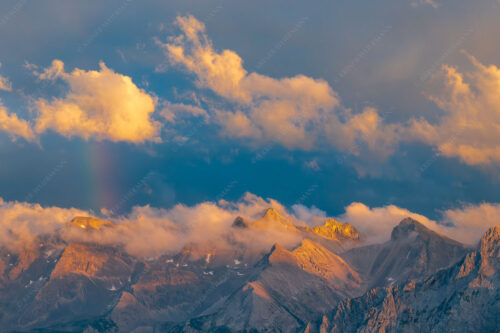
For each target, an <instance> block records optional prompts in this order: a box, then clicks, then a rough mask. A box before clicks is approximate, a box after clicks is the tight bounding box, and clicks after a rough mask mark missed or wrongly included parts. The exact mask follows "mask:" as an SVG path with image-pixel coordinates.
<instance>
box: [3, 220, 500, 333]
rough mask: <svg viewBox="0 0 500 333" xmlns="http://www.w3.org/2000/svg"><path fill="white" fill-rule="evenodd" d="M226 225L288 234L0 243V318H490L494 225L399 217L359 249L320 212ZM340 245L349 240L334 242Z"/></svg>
mask: <svg viewBox="0 0 500 333" xmlns="http://www.w3.org/2000/svg"><path fill="white" fill-rule="evenodd" d="M66 227H67V228H78V229H74V230H81V231H82V232H84V233H85V234H87V233H99V232H102V228H113V227H114V225H113V224H112V223H111V222H106V221H100V220H97V219H93V218H75V219H74V220H73V221H71V222H70V223H69V224H68V225H67V226H66ZM230 228H232V230H233V231H234V232H236V233H238V235H239V236H240V237H244V236H245V232H246V231H248V230H254V229H255V230H261V231H262V232H268V231H271V232H281V231H282V230H287V232H291V233H292V234H293V235H295V236H297V239H298V243H294V244H295V245H293V246H292V245H287V246H283V245H280V244H275V245H274V246H273V247H272V248H270V249H268V250H267V253H263V254H262V255H260V256H257V257H256V256H249V255H247V252H248V249H247V248H244V247H243V248H242V247H240V245H238V243H237V239H235V240H234V242H235V243H234V244H235V246H234V248H233V249H231V250H230V251H225V252H224V251H218V250H217V249H216V247H213V246H210V245H208V246H207V245H203V246H201V245H199V244H190V245H188V246H186V247H185V248H184V249H183V250H182V251H180V252H179V253H176V254H168V255H167V254H166V255H163V256H160V257H157V258H138V257H134V256H131V255H129V254H128V253H126V252H125V251H124V250H123V249H121V248H119V247H116V246H103V245H97V244H91V243H82V242H75V243H69V244H68V243H65V242H64V241H62V240H61V239H60V238H58V237H55V236H51V237H48V236H40V237H39V239H38V240H37V241H36V242H35V243H33V244H31V246H30V247H26V248H23V249H20V251H18V252H16V253H13V252H9V251H7V250H6V249H2V248H0V327H1V328H2V331H7V332H8V331H13V330H21V331H29V330H33V329H42V330H45V331H66V332H67V331H74V332H82V331H84V330H87V331H88V332H93V331H98V332H131V331H134V330H135V331H136V332H141V331H146V332H147V331H152V330H156V331H161V332H206V331H234V332H245V331H248V332H250V331H259V332H261V331H262V332H279V331H281V332H283V331H286V332H294V331H297V332H302V331H308V332H314V331H320V330H321V329H323V331H325V332H326V331H338V332H351V331H353V332H354V331H377V330H386V331H440V330H442V329H444V328H447V326H446V325H448V326H449V327H452V328H457V330H459V328H460V326H459V325H460V323H462V324H463V325H469V326H463V327H467V328H474V327H479V328H481V329H484V331H488V330H491V329H492V328H496V326H494V325H495V324H492V323H496V321H495V317H494V315H495V313H497V312H498V311H495V310H494V309H497V308H495V306H498V304H497V303H498V298H499V295H498V268H499V266H498V265H499V264H498V260H499V250H498V237H499V236H498V228H493V229H492V230H490V231H489V232H488V233H487V234H486V235H485V236H484V237H483V239H482V241H481V243H480V245H479V247H478V249H477V250H475V251H473V250H468V249H466V248H465V247H463V246H462V245H461V244H459V243H457V242H455V241H453V240H451V239H448V238H446V237H444V236H442V235H439V234H437V233H434V232H432V231H430V230H429V229H427V228H425V227H424V226H423V225H421V224H419V223H418V222H417V221H414V220H410V219H407V220H404V221H402V222H401V223H400V224H399V225H398V226H397V227H396V228H395V229H394V230H393V232H392V237H391V240H390V241H389V242H387V243H385V244H379V245H371V246H361V247H360V245H361V244H362V243H361V242H360V240H362V235H359V233H358V232H357V231H356V230H355V229H354V227H352V226H350V225H349V224H343V223H340V222H338V221H335V220H333V219H328V220H326V221H325V223H324V224H323V225H321V226H318V227H317V228H307V227H302V226H296V225H294V224H293V223H291V222H290V221H288V220H287V219H286V218H284V217H283V216H281V215H279V213H278V212H276V211H275V210H268V211H266V212H265V214H263V217H262V218H261V219H259V220H257V221H247V220H244V219H242V218H237V219H236V220H235V221H234V223H233V225H232V226H230ZM252 228H254V229H252ZM72 230H73V229H72ZM240 233H241V234H240ZM295 236H294V237H295ZM352 246H357V247H356V248H354V249H351V250H348V251H345V249H347V248H350V247H352ZM457 262H458V263H457ZM443 268H444V270H440V269H443ZM389 278H391V279H389ZM372 287H374V289H371V288H372ZM495 302H496V303H495ZM492 309H493V310H492ZM441 318H444V319H441ZM460 320H462V321H460ZM465 321H467V323H465ZM453 325H455V326H453Z"/></svg>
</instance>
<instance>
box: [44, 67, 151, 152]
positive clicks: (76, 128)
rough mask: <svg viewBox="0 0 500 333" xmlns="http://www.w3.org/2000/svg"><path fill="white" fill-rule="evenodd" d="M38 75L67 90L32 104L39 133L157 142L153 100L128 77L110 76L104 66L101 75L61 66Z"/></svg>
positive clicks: (111, 72) (120, 75) (112, 73)
mask: <svg viewBox="0 0 500 333" xmlns="http://www.w3.org/2000/svg"><path fill="white" fill-rule="evenodd" d="M36 74H37V75H38V77H39V78H40V79H41V80H56V79H61V80H62V81H64V82H65V83H66V84H67V85H68V86H69V91H68V92H67V93H66V94H65V95H64V96H63V97H61V98H53V99H52V100H46V99H44V98H40V99H38V100H36V101H35V109H36V110H37V113H38V115H37V118H36V120H35V131H36V132H37V133H43V132H45V131H47V130H53V131H55V132H57V133H59V134H61V135H64V136H66V137H73V136H80V137H82V138H84V139H86V140H88V139H90V138H93V139H95V140H110V141H114V142H117V141H128V142H133V143H141V142H145V141H160V137H159V130H160V123H159V122H157V121H154V120H153V119H152V118H151V115H152V114H153V112H154V111H155V104H156V101H155V98H154V97H153V96H151V95H149V94H148V93H147V92H145V91H144V90H142V89H140V88H138V87H137V86H136V85H135V84H134V83H133V82H132V79H131V78H130V77H128V76H126V75H122V74H119V73H116V72H114V71H113V70H112V69H109V68H108V67H106V65H105V64H104V63H100V69H99V70H90V71H85V70H82V69H78V68H76V69H74V70H73V71H72V72H69V73H67V72H65V70H64V63H63V62H62V61H60V60H54V61H53V62H52V65H51V66H50V67H49V68H47V69H45V70H44V71H42V72H41V73H36Z"/></svg>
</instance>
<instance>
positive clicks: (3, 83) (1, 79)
mask: <svg viewBox="0 0 500 333" xmlns="http://www.w3.org/2000/svg"><path fill="white" fill-rule="evenodd" d="M0 68H2V63H1V62H0ZM0 90H5V91H11V90H12V84H11V83H10V81H9V79H8V78H6V77H5V76H2V75H0Z"/></svg>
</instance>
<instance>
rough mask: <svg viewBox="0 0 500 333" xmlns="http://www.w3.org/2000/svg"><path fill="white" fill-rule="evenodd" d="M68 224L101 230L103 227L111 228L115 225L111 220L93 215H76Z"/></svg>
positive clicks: (85, 228)
mask: <svg viewBox="0 0 500 333" xmlns="http://www.w3.org/2000/svg"><path fill="white" fill-rule="evenodd" d="M67 225H68V226H71V227H78V228H80V229H84V230H99V229H101V228H110V227H113V226H114V224H113V223H112V222H110V221H105V220H100V219H98V218H95V217H91V216H76V217H75V218H73V219H72V220H71V221H70V222H68V223H67Z"/></svg>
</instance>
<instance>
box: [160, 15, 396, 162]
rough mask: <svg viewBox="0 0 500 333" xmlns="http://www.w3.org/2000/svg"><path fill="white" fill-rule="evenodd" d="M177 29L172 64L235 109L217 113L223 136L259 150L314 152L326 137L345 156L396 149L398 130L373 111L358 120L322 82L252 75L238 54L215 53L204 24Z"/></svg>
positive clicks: (168, 47)
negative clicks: (270, 146) (278, 147)
mask: <svg viewBox="0 0 500 333" xmlns="http://www.w3.org/2000/svg"><path fill="white" fill-rule="evenodd" d="M176 24H177V26H178V27H179V28H180V30H181V35H179V36H177V37H173V38H170V39H169V41H168V42H167V43H165V44H161V45H162V47H163V48H164V50H165V54H166V56H167V57H168V59H169V61H170V62H171V63H172V64H174V65H180V66H182V67H183V68H184V69H185V70H187V71H188V72H190V73H192V74H194V75H195V76H196V84H197V85H198V87H200V88H207V89H210V90H212V91H213V92H215V93H216V94H218V95H219V96H221V97H223V98H225V99H226V100H227V101H228V102H230V103H232V104H233V105H234V106H232V108H233V109H234V110H233V111H227V110H220V109H217V110H215V112H214V113H213V114H214V116H213V117H214V119H213V120H214V121H215V122H217V123H218V124H219V125H220V126H221V127H222V132H221V133H222V135H224V136H227V137H232V138H246V139H251V141H252V142H253V143H254V144H257V145H258V144H264V143H268V142H278V143H280V144H282V145H283V146H285V147H287V148H290V149H292V148H299V149H306V150H310V149H315V148H317V144H318V143H319V141H320V139H321V137H324V136H326V137H327V138H328V139H329V144H330V145H332V146H334V147H336V148H338V149H341V150H353V151H354V152H356V151H355V150H356V149H354V148H353V146H354V145H355V144H358V143H362V144H368V145H369V149H372V150H379V149H380V148H382V149H384V150H389V151H390V150H391V149H392V148H390V147H389V146H391V145H392V144H393V142H392V138H391V139H388V137H384V133H385V134H389V135H390V134H391V132H392V131H394V129H392V128H390V129H389V130H387V127H385V125H384V124H383V123H382V121H381V120H380V119H379V118H378V115H377V111H376V110H375V109H370V110H366V111H365V112H363V113H362V114H360V115H353V114H351V113H350V112H349V110H343V109H342V108H341V107H340V102H339V97H338V95H337V93H335V92H334V91H333V90H332V89H331V87H330V86H329V84H328V83H327V82H326V81H324V80H319V79H313V78H310V77H307V76H304V75H297V76H294V77H290V78H282V79H274V78H271V77H268V76H265V75H261V74H257V73H253V72H252V73H249V72H247V71H246V70H245V69H244V68H243V61H242V59H241V57H240V56H239V55H238V54H236V53H235V52H233V51H230V50H223V51H222V52H220V53H219V52H217V51H216V50H215V49H214V48H213V46H212V43H211V41H210V39H209V38H208V37H207V35H206V34H205V26H204V25H203V23H201V22H199V21H198V20H196V19H195V18H194V17H192V16H187V17H177V20H176ZM358 120H362V122H363V123H362V124H359V123H358ZM339 133H342V134H339ZM381 143H382V144H381Z"/></svg>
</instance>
